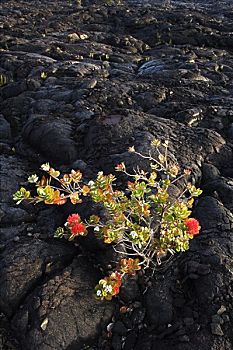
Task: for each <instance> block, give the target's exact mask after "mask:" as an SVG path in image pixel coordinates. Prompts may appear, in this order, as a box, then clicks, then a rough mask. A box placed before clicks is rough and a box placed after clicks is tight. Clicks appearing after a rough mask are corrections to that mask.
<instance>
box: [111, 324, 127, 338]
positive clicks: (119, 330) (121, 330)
mask: <svg viewBox="0 0 233 350" xmlns="http://www.w3.org/2000/svg"><path fill="white" fill-rule="evenodd" d="M112 332H113V333H115V334H118V335H126V333H127V328H126V327H125V326H124V323H122V322H121V321H117V322H116V323H114V325H113V329H112Z"/></svg>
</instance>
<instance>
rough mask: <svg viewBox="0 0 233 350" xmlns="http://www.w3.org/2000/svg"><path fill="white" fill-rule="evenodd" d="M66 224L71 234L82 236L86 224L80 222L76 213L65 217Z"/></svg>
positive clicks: (84, 232)
mask: <svg viewBox="0 0 233 350" xmlns="http://www.w3.org/2000/svg"><path fill="white" fill-rule="evenodd" d="M67 225H68V228H69V229H70V231H71V233H72V236H78V235H80V236H84V235H85V234H86V226H85V225H84V224H83V223H82V222H81V218H80V216H79V215H78V214H72V215H70V216H69V217H68V219H67Z"/></svg>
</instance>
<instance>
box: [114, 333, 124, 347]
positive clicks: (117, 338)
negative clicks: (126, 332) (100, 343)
mask: <svg viewBox="0 0 233 350" xmlns="http://www.w3.org/2000/svg"><path fill="white" fill-rule="evenodd" d="M121 345H122V340H121V336H120V335H118V334H114V335H113V337H112V348H113V350H121V349H122V347H121Z"/></svg>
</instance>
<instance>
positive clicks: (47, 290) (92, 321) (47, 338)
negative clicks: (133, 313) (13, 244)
mask: <svg viewBox="0 0 233 350" xmlns="http://www.w3.org/2000/svg"><path fill="white" fill-rule="evenodd" d="M97 280H98V277H97V276H96V271H95V270H93V269H92V267H91V266H90V264H88V263H87V262H86V259H84V258H83V257H80V258H78V259H77V260H76V261H75V262H74V263H73V264H71V265H70V267H69V268H67V269H65V270H63V271H62V272H61V273H60V274H59V275H55V276H54V277H52V278H51V279H48V280H47V282H45V283H44V284H42V285H41V286H40V287H38V288H36V289H35V290H34V291H33V292H32V294H31V295H29V296H28V298H27V299H26V300H25V301H24V304H23V306H22V307H21V309H20V310H18V312H17V313H16V314H15V315H14V318H13V320H12V327H13V329H14V330H15V332H16V334H17V337H18V338H19V339H20V341H21V344H22V345H23V347H24V349H25V350H31V349H35V350H39V349H40V350H45V349H48V347H52V348H54V349H58V348H60V349H67V348H68V347H69V346H71V345H72V346H73V347H76V348H80V349H81V348H82V346H84V344H85V345H92V344H93V342H94V340H95V338H96V336H97V335H98V330H99V329H101V327H104V326H106V324H107V322H109V320H110V318H111V316H112V312H113V308H114V304H113V303H109V302H106V301H104V302H100V301H98V300H96V299H95V298H93V286H94V285H95V284H96V282H97ZM115 348H116V347H115ZM116 349H119V347H118V348H116Z"/></svg>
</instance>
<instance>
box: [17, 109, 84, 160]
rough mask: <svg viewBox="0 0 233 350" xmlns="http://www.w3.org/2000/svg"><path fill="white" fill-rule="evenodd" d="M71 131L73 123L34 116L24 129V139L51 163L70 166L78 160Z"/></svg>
mask: <svg viewBox="0 0 233 350" xmlns="http://www.w3.org/2000/svg"><path fill="white" fill-rule="evenodd" d="M56 109H57V105H56ZM71 131H72V126H71V123H70V122H67V121H66V120H65V119H63V118H52V120H51V119H50V118H48V116H42V115H34V116H33V117H31V118H30V119H29V121H28V122H27V124H26V125H25V127H24V130H23V138H24V140H25V142H27V143H29V144H30V145H31V146H33V147H34V148H35V149H36V150H37V151H39V152H41V153H42V154H43V155H44V156H46V159H47V160H49V161H50V162H54V163H58V164H70V163H71V162H72V161H74V160H75V158H77V151H76V147H75V143H74V141H73V140H72V139H71ZM51 144H52V145H53V147H51Z"/></svg>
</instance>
